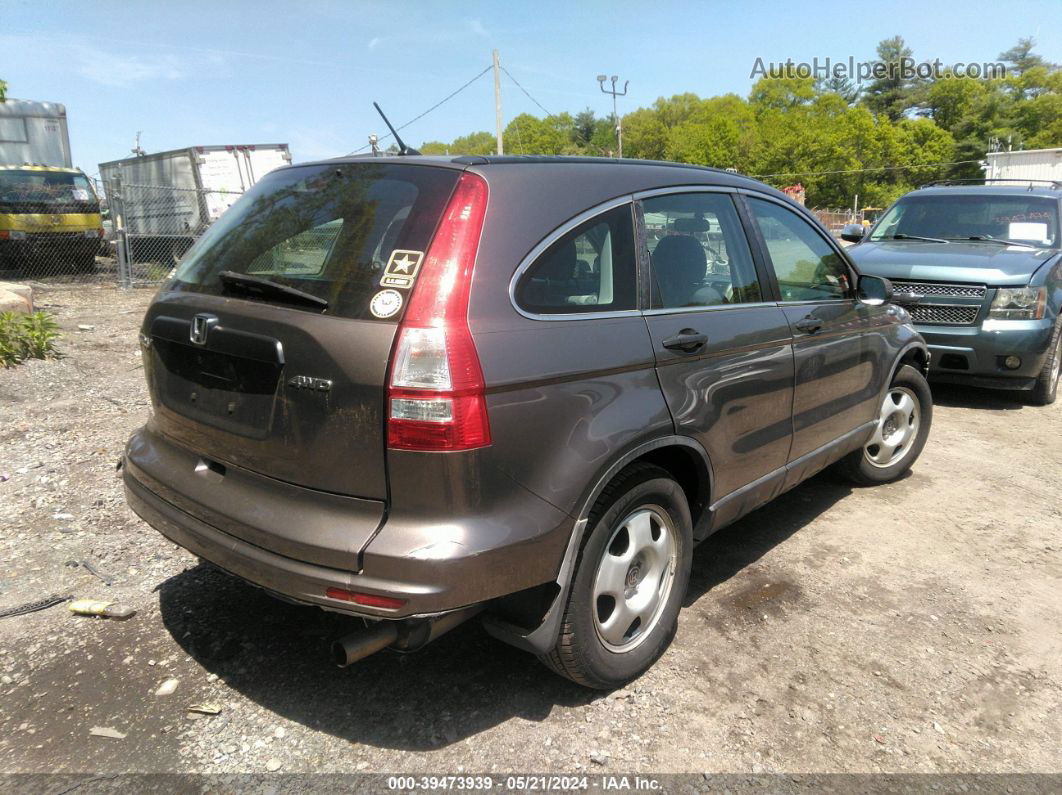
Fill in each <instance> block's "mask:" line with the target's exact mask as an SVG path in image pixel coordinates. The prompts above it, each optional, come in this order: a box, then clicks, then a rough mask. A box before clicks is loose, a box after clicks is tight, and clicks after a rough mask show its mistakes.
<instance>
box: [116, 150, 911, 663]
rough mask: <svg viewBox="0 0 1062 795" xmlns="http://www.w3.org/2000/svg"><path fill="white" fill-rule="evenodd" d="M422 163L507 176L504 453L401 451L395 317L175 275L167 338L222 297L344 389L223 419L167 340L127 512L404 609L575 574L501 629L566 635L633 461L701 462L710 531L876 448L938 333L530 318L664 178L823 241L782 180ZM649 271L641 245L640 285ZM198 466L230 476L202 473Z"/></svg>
mask: <svg viewBox="0 0 1062 795" xmlns="http://www.w3.org/2000/svg"><path fill="white" fill-rule="evenodd" d="M418 160H422V161H423V162H425V163H428V164H431V165H433V166H441V167H445V168H455V169H458V168H469V169H470V170H472V171H475V172H476V173H479V174H481V175H482V176H483V177H484V178H485V179H486V180H487V181H488V184H489V190H490V198H489V205H488V210H487V219H486V223H485V227H484V231H483V236H482V240H481V244H480V247H479V252H478V256H477V262H476V266H475V276H474V281H473V288H472V292H471V297H470V310H469V324H470V328H471V330H472V333H473V337H474V340H475V344H476V347H477V350H478V353H479V357H480V362H481V366H482V369H483V373H484V377H485V380H486V384H487V402H488V409H489V416H490V424H491V433H492V438H493V443H492V445H491V446H489V447H487V448H483V449H479V450H473V451H467V452H460V453H416V452H409V451H387V450H385V447H384V439H383V433H384V427H385V420H384V413H383V412H384V406H383V403H384V401H383V395H384V382H385V377H386V368H387V362H388V358H389V356H390V351H391V345H392V341H393V335H394V331H395V326H394V325H393V324H383V323H365V322H359V321H353V320H343V319H338V318H334V317H328V316H322V315H317V314H314V313H310V312H303V311H299V310H295V309H290V308H284V307H278V306H274V305H270V304H264V303H256V302H253V301H248V300H242V299H235V298H218V297H210V296H204V295H198V294H192V293H184V294H177V293H167V292H166V291H165V290H163V291H162V292H161V293H160V294H159V296H158V297H157V299H156V301H155V302H154V303H153V304H152V306H151V308H150V309H149V310H148V314H147V317H146V318H145V324H144V332H145V334H148V335H149V336H150V335H152V334H153V333H154V331H153V327H154V325H155V323H156V321H158V319H159V318H161V317H165V318H171V319H175V320H176V321H177V322H184V323H188V322H189V321H190V319H191V317H192V316H193V315H195V314H199V313H210V314H213V315H216V317H217V318H218V324H219V325H220V326H221V327H222V328H225V329H230V330H232V332H233V333H235V332H241V333H244V334H247V335H254V337H253V338H252V337H247V338H246V340H248V342H247V345H248V349H250V348H252V347H253V348H254V350H256V351H258V353H257V354H256V355H258V356H261V357H265V358H268V357H269V355H270V354H269V353H268V351H269V350H270V349H269V346H268V344H264V345H263V344H262V343H261V341H260V340H259V338H263V339H265V340H269V339H272V340H275V341H276V342H278V343H279V344H280V348H279V349H277V350H278V351H279V352H278V355H277V357H275V361H276V362H282V364H279V368H280V371H281V373H280V375H279V376H278V378H279V379H280V380H281V382H283V381H285V380H286V379H288V378H290V377H291V376H293V375H308V376H315V377H321V376H327V375H328V374H335V377H334V378H333V379H332V380H333V381H334V384H335V387H334V388H333V390H332V391H331V392H329V393H327V395H318V394H314V393H312V392H306V393H304V392H303V390H280V391H279V392H278V394H277V402H276V405H275V406H273V407H272V409H271V410H272V411H273V412H274V413H273V414H272V415H271V416H270V419H269V421H268V422H266V423H264V424H260V425H257V426H254V427H253V428H250V429H249V428H248V425H249V424H251V425H253V421H252V420H251V419H248V418H256V417H258V415H256V414H255V413H254V412H255V410H256V409H255V407H253V406H252V407H248V408H247V409H246V416H245V415H240V414H239V411H240V410H241V407H239V406H237V407H236V408H235V410H234V414H233V419H232V421H231V422H232V424H231V425H229V426H228V427H225V422H222V421H214V422H213V424H206V423H204V422H202V421H197V420H195V419H193V418H190V417H189V411H190V410H189V409H188V407H187V405H182V404H181V403H180V402H179V401H178V402H176V403H175V402H174V401H173V400H172V399H170V397H168V396H165V395H163V396H161V398H160V395H159V391H160V384H163V383H174V382H173V381H167V380H166V378H168V376H167V377H165V378H164V377H163V376H164V374H162V373H159V372H157V371H158V368H159V367H162V366H163V364H164V362H163V361H162V357H161V355H160V354H159V353H158V351H157V350H153V351H151V352H150V356H149V357H148V363H149V368H148V370H149V372H148V375H149V383H150V384H151V385H152V393H153V401H154V404H155V408H156V413H155V416H154V418H153V419H152V420H151V422H150V423H149V424H148V426H147V427H146V428H145V429H144V430H142V431H140V432H138V434H137V435H135V436H134V438H133V440H131V442H130V445H129V448H128V451H127V458H128V461H129V464H130V466H128V467H127V469H126V473H125V478H126V484H127V493H128V494H129V495H130V496H129V499H130V503H131V505H133V507H134V509H135V510H137V512H138V513H140V514H141V515H142V516H144V517H145V518H146V519H147V520H148V521H149V522H151V523H152V524H154V525H155V526H156V527H158V528H159V529H160V530H161V531H162V532H164V533H165V534H166V535H167V536H168V537H170V538H172V539H173V540H175V541H177V543H180V544H182V545H184V546H187V547H188V548H189V549H192V550H193V551H194V552H196V553H197V554H201V555H203V556H204V557H206V558H208V559H211V560H214V561H215V562H217V563H219V565H222V566H223V567H225V568H227V569H229V570H230V571H233V572H234V573H236V574H238V575H239V576H242V577H245V578H246V579H248V580H250V581H252V582H255V583H257V584H259V585H261V586H262V587H265V588H268V589H270V590H274V591H278V592H280V593H283V594H286V595H288V596H290V597H293V598H296V599H298V600H301V601H308V602H312V603H314V604H318V605H321V606H323V607H326V608H328V609H335V610H340V611H346V612H356V613H359V614H363V615H370V616H375V617H390V618H397V617H401V616H406V615H425V614H432V613H438V612H443V611H447V610H454V609H458V608H461V607H464V606H466V605H469V604H472V603H475V602H483V601H487V600H491V599H494V598H496V597H500V596H504V595H506V594H510V593H513V592H516V591H520V590H522V589H525V588H530V587H532V586H536V585H540V584H546V583H550V582H556V583H557V584H558V586H559V588H558V593H559V594H560V595H559V596H558V597H557V600H556V601H555V602H554V605H553V607H552V608H551V609H550V610H549V611H547V615H546V616H545V619H544V623H543V624H542V626H541V628H540V629H539V630H538V631H537V633H536V632H535V631H533V630H534V628H530V629H519V628H513V627H507V626H505V625H503V624H502V623H500V622H497V621H492V623H491V627H492V630H491V631H492V632H495V633H496V634H498V635H500V636H504V637H506V639H508V640H510V641H511V642H516V643H518V644H521V645H524V646H525V647H528V648H535V649H541V648H545V647H548V645H549V643H551V642H552V641H551V633H553V632H554V630H555V622H556V620H557V616H558V605H559V604H562V603H563V598H564V593H565V590H566V588H567V584H568V579H569V577H570V575H571V571H572V567H573V565H574V560H575V558H574V555H575V553H576V551H577V549H578V543H579V540H580V537H581V533H582V530H583V528H584V527H585V525H586V521H587V517H588V515H589V512H590V510H591V508H592V506H593V502H594V500H595V499H596V497H597V495H598V494H600V492H601V490H602V489H603V488H604V487H605V485H607V483H608V481H609V480H610V479H611V478H612V477H613V476H614V475H615V474H616V473H617V472H618V471H619V469H620V468H622V467H623V466H624V465H626V464H627V463H629V462H630V461H633V460H636V459H637V458H638V457H639V456H641V455H645V454H646V453H649V452H651V451H655V452H659V450H660V449H662V448H681V449H682V450H684V451H686V452H687V453H688V454H689V455H690V456H692V458H690V459H688V460H691V461H699V462H701V469H703V471H704V472H705V473H707V474H706V475H705V477H704V480H705V487H706V488H707V490H708V494H706V495H705V499H704V503H705V505H706V506H707V505H709V504H710V505H711V507H710V508H706V509H705V510H704V511H703V512H702V513H701V515H700V516H699V517H695V519H698V518H699V521H698V523H697V531H696V535H697V538H698V539H701V538H704V537H706V536H707V535H708V534H709V533H710V532H712V531H714V530H716V529H718V528H719V527H722V526H724V525H725V524H727V523H729V522H731V521H734V520H735V519H736V518H738V517H740V516H741V515H743V514H744V513H747V512H748V511H749V510H752V509H753V508H755V507H757V506H758V505H760V504H762V502H764V501H765V500H767V499H769V498H771V497H773V496H775V495H776V494H778V493H779V492H780V491H782V490H784V489H785V488H789V487H791V486H793V485H795V484H796V483H797V482H799V481H800V480H802V479H803V478H805V477H808V476H810V474H813V473H814V472H816V471H818V470H819V469H821V468H822V467H823V466H825V465H827V464H828V463H831V462H832V461H834V460H836V459H837V458H838V457H840V456H841V455H843V454H844V453H846V452H848V451H849V450H851V449H855V448H858V447H859V446H860V445H862V444H863V443H864V441H865V439H866V437H867V435H868V434H869V432H870V428H871V427H872V426H871V425H870V424H868V423H870V422H871V421H872V419H873V417H874V416H875V412H876V408H877V404H878V401H880V399H881V395H882V393H883V391H884V389H885V387H886V386H887V383H888V380H889V378H890V377H891V374H892V372H893V371H894V368H895V366H896V364H897V361H898V359H899V357H900V356H901V354H903V353H904V352H906V351H909V350H910V348H911V346H916V347H920V346H921V342H920V338H919V337H918V336H917V334H915V332H914V331H913V329H912V328H911V327H910V325H909V324H907V323H905V322H904V320H905V318H904V315H903V313H902V312H899V311H897V310H896V309H895V308H894V307H888V306H885V307H869V306H865V305H863V304H861V303H859V302H858V301H856V300H855V299H854V298H853V299H850V300H845V301H832V302H818V303H815V304H800V305H782V304H779V303H776V302H775V300H773V299H771V298H769V299H768V300H765V301H764V302H763V303H761V304H755V305H744V306H732V307H715V308H706V309H691V310H683V311H668V312H652V311H636V312H629V313H622V314H619V315H615V316H602V317H595V318H585V317H584V318H578V319H577V318H574V317H567V318H564V319H556V318H536V317H533V316H529V315H528V314H527V313H521V312H520V311H518V310H517V308H516V307H515V306H514V305H513V303H512V301H511V300H510V286H511V284H512V281H513V277H514V274H515V273H516V272H517V269H518V268H519V267H520V266H521V264H522V263H526V262H528V261H529V255H531V254H532V253H533V252H535V251H536V250H539V249H540V248H541V247H544V246H545V245H547V244H548V243H549V242H551V241H552V240H553V239H555V238H556V237H557V236H558V235H559V234H560V233H561V232H563V231H564V230H565V229H567V228H569V227H570V226H571V225H572V223H574V219H577V218H579V217H581V216H583V215H584V214H586V213H587V212H588V211H599V210H600V209H601V208H603V207H607V206H614V205H615V203H616V202H617V201H619V202H620V203H631V206H632V211H633V210H634V209H636V204H635V195H636V194H637V195H639V196H640V195H643V194H644V193H645V192H646V191H650V192H651V191H658V190H661V189H674V188H676V187H679V186H683V187H684V188H685V187H689V188H690V189H694V190H695V189H704V188H712V189H716V190H718V189H723V190H731V191H733V190H741V191H752V192H755V193H756V194H757V195H763V196H766V197H769V198H773V199H777V200H779V201H782V202H783V203H785V204H786V206H788V207H791V208H792V209H793V211H794V212H797V213H799V214H801V215H802V216H803V217H804V218H805V219H806V220H808V223H811V224H813V225H815V226H816V227H817V228H818V229H819V230H820V234H822V235H823V236H824V237H826V238H828V235H827V234H826V233H825V231H824V230H822V229H821V226H818V225H817V222H815V221H814V220H813V219H812V218H811V217H810V215H808V214H807V213H806V211H804V210H803V208H799V207H797V206H796V205H794V204H792V203H791V202H788V200H786V199H785V198H784V197H783V196H782V194H780V193H778V192H777V191H773V190H771V189H769V188H767V187H766V186H762V185H759V184H758V183H755V182H753V181H751V180H748V179H746V178H742V177H739V176H736V175H732V174H726V173H723V172H718V171H713V170H707V169H695V168H680V167H675V166H669V165H666V164H637V163H628V162H625V163H616V162H613V161H598V162H584V161H580V160H573V161H561V160H557V159H541V160H534V159H528V160H529V161H530V162H528V161H525V160H519V161H514V160H512V159H508V158H502V159H500V160H493V159H491V160H487V159H484V158H472V159H458V160H449V161H442V160H438V159H431V158H423V159H409V160H408V162H418ZM355 162H357V161H355ZM634 217H635V218H636V217H637V215H635V216H634ZM743 220H744V221H745V222H746V223H747V220H748V219H747V218H744V219H743ZM639 235H640V231H639ZM639 240H641V237H639ZM751 243H752V249H753V256H754V259H755V261H756V266H757V270H758V272H759V273H760V275H761V278H762V279H763V280H764V281H763V285H762V286H763V290H764V294H765V295H766V296H776V295H777V291H776V288H775V287H774V286H773V284H772V282H771V281H770V279H769V278H768V277H767V275H766V274H767V263H766V261H765V256H766V255H765V252H764V250H763V248H762V246H761V245H759V244H758V243H757V241H756V240H755V239H753V240H752V241H751ZM831 245H832V243H831ZM642 247H643V248H644V241H642ZM840 256H841V257H842V258H844V256H845V255H844V254H843V253H840ZM648 266H649V264H648V261H647V259H646V258H645V257H644V256H643V257H640V262H639V269H640V276H639V278H640V279H641V280H643V281H644V280H646V278H647V274H646V268H648ZM854 277H855V273H854V271H853V282H854ZM645 283H647V281H646V282H645ZM642 310H646V306H645V305H643V307H642ZM809 312H814V313H816V314H817V315H818V316H819V317H820V318H821V319H822V321H823V325H824V328H823V329H822V330H821V331H820V332H817V333H815V334H805V335H802V334H801V333H798V332H794V331H793V329H792V326H791V324H792V323H793V322H795V320H797V319H799V318H800V317H803V316H804V315H806V314H807V313H809ZM170 322H171V321H166V323H170ZM689 327H691V328H695V329H697V330H699V331H701V332H703V333H704V334H705V335H706V336H707V337H708V343H707V345H706V347H705V348H704V349H703V350H701V351H698V352H697V353H696V354H692V355H690V354H682V353H676V352H674V351H671V350H669V349H667V348H664V347H663V345H662V342H663V340H665V339H667V338H668V337H669V336H671V335H672V334H674V333H675V332H676V331H679V330H682V329H684V328H689ZM222 338H224V337H222ZM233 338H234V339H235V337H233ZM252 339H254V340H258V341H257V342H254V343H253V344H252V343H251V342H249V340H252ZM177 384H178V386H181V387H182V388H183V387H184V386H186V385H181V384H180V383H179V382H177ZM313 401H316V402H313ZM259 410H261V411H265V409H259ZM263 416H264V415H263ZM259 419H260V418H259ZM263 429H264V431H263ZM200 461H203V462H206V463H207V464H209V463H210V462H214V463H216V464H220V465H222V466H223V467H224V471H221V470H219V469H218V467H213V468H212V467H211V466H209V465H208V466H206V470H205V471H204V470H203V469H200V471H199V472H196V471H195V468H196V466H197V464H196V462H200ZM226 495H227V496H226ZM330 578H331V582H332V583H333V584H334V585H336V586H337V587H345V588H353V589H357V590H365V591H368V592H376V593H382V594H390V595H398V596H402V597H403V598H407V599H408V600H409V601H408V604H407V605H406V606H404V607H403V608H401V609H400V610H397V611H387V610H380V609H373V608H363V607H360V606H358V607H355V606H353V605H351V604H350V603H349V602H341V601H337V600H333V599H329V598H327V597H325V596H324V595H323V588H322V587H321V584H322V583H327V582H329V581H330ZM543 643H545V644H546V646H543V645H542V644H543Z"/></svg>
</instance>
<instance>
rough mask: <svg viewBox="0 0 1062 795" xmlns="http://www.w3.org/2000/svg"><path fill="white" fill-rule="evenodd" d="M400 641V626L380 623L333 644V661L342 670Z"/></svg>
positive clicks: (391, 622) (394, 623)
mask: <svg viewBox="0 0 1062 795" xmlns="http://www.w3.org/2000/svg"><path fill="white" fill-rule="evenodd" d="M396 640H398V624H397V622H394V621H380V622H379V623H378V624H377V625H376V626H375V627H372V628H371V629H368V630H361V631H359V632H352V633H350V634H349V635H345V636H344V637H342V638H340V639H339V640H337V641H336V642H335V643H333V644H332V659H333V660H335V663H336V665H338V666H339V667H340V668H346V667H347V666H348V665H350V664H351V663H356V662H357V661H358V660H364V659H365V658H366V657H368V656H369V655H370V654H376V652H378V651H382V650H384V649H386V648H387V647H388V646H390V645H391V644H392V643H394V642H395V641H396Z"/></svg>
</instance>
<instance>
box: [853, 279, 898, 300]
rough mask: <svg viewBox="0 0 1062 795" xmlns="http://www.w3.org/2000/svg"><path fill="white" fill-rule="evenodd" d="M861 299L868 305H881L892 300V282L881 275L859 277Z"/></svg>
mask: <svg viewBox="0 0 1062 795" xmlns="http://www.w3.org/2000/svg"><path fill="white" fill-rule="evenodd" d="M858 292H859V300H860V301H862V302H863V303H864V304H866V305H867V306H881V305H882V304H887V303H889V301H891V300H892V282H890V281H889V280H888V279H883V278H881V277H880V276H867V275H863V276H860V277H859V290H858Z"/></svg>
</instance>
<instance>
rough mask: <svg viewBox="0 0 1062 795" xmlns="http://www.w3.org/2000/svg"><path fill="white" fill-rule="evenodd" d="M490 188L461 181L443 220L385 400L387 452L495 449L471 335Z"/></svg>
mask: <svg viewBox="0 0 1062 795" xmlns="http://www.w3.org/2000/svg"><path fill="white" fill-rule="evenodd" d="M486 210H487V183H486V182H485V181H484V180H483V178H482V177H478V176H476V175H474V174H467V173H466V174H463V175H462V176H461V179H460V180H459V181H458V183H457V188H456V189H455V190H454V194H453V196H451V197H450V203H449V204H448V205H447V206H446V211H445V212H444V213H443V219H442V222H441V223H440V224H439V229H438V230H437V231H436V233H435V238H434V239H433V240H432V244H431V247H430V248H429V249H428V254H427V256H426V257H425V258H424V266H423V268H422V269H421V273H420V277H419V278H418V279H417V283H416V286H415V287H414V289H413V295H412V296H411V297H410V300H409V306H408V307H407V309H406V314H405V317H404V318H403V319H402V324H401V326H400V327H399V329H398V335H397V341H396V343H395V349H394V355H393V356H392V361H391V375H390V381H389V388H388V395H387V414H388V420H387V446H388V447H391V448H393V449H398V450H429V451H430V450H434V451H443V450H471V449H474V448H476V447H485V446H486V445H489V444H490V423H489V421H488V419H487V401H486V396H485V394H484V393H485V385H484V383H483V371H482V370H481V369H480V366H479V355H478V354H477V353H476V346H475V343H474V342H473V341H472V333H471V331H469V328H468V296H469V291H470V290H471V287H472V269H473V267H474V266H475V262H476V251H477V250H478V248H479V236H480V232H481V231H482V229H483V217H484V215H485V214H486Z"/></svg>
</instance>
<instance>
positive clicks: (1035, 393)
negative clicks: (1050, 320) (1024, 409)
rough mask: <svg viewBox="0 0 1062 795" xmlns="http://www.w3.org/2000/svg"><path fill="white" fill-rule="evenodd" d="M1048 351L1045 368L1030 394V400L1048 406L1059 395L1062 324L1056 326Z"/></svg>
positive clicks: (1061, 363) (1061, 369)
mask: <svg viewBox="0 0 1062 795" xmlns="http://www.w3.org/2000/svg"><path fill="white" fill-rule="evenodd" d="M1048 351H1049V353H1048V354H1047V359H1046V361H1044V366H1043V369H1042V370H1040V375H1039V376H1037V378H1036V385H1035V386H1033V390H1032V392H1031V393H1030V394H1029V402H1031V403H1034V404H1036V405H1037V406H1048V405H1050V404H1052V403H1054V402H1055V398H1056V397H1058V378H1059V374H1060V373H1062V325H1056V326H1055V333H1054V335H1053V336H1052V337H1051V345H1050V346H1049V347H1048Z"/></svg>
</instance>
